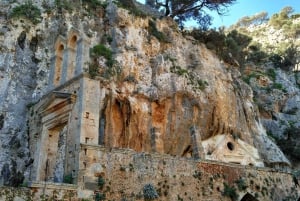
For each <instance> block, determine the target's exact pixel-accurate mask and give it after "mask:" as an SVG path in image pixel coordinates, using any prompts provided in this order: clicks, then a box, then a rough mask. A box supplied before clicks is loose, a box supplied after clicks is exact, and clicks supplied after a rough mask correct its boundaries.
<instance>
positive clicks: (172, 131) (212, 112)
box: [102, 9, 288, 164]
mask: <svg viewBox="0 0 300 201" xmlns="http://www.w3.org/2000/svg"><path fill="white" fill-rule="evenodd" d="M108 15H112V16H113V17H112V16H111V17H110V19H112V20H111V22H110V23H111V24H112V25H113V26H112V28H111V32H112V33H113V36H114V38H115V41H114V43H113V44H115V46H113V47H114V51H115V52H116V55H115V56H116V60H117V61H118V62H119V64H120V65H121V66H122V70H123V71H122V74H121V77H119V78H118V79H117V80H116V82H113V83H110V84H108V85H107V86H108V88H109V89H110V90H107V95H106V97H105V98H104V100H103V101H104V102H105V109H104V111H103V115H102V116H103V117H104V118H105V122H107V124H106V127H105V130H106V132H105V133H114V134H115V135H114V136H113V137H111V136H106V137H105V141H106V143H108V144H110V146H112V147H128V148H132V149H134V150H137V151H151V144H153V143H154V144H156V146H155V147H156V148H155V150H154V151H157V152H160V153H167V154H171V155H180V156H188V155H189V152H190V149H191V147H192V146H191V143H192V142H191V138H190V129H191V128H192V127H194V126H196V127H197V129H198V130H199V132H200V136H201V140H203V141H207V140H208V141H209V140H210V139H212V138H213V137H214V136H218V135H227V136H231V138H230V139H231V140H232V141H233V143H237V139H239V140H240V141H242V142H244V143H247V144H248V145H249V146H252V147H253V148H254V147H256V148H258V153H260V156H259V157H258V158H257V160H258V161H257V163H258V164H261V163H260V162H259V160H262V161H266V162H267V163H269V162H270V163H274V162H275V163H277V162H278V163H288V161H287V159H286V158H285V156H284V155H283V154H282V152H281V151H280V150H279V149H278V148H277V146H276V145H275V144H274V143H272V142H271V141H270V140H269V139H268V138H267V137H266V135H265V131H264V129H263V127H262V125H261V123H260V120H259V116H258V112H257V110H256V107H255V105H254V104H253V100H252V99H253V94H252V90H251V88H250V87H249V86H248V85H247V84H245V83H244V82H243V81H242V80H241V79H240V77H241V75H240V73H239V72H238V71H237V70H236V69H234V68H232V67H229V66H226V65H224V64H223V63H221V62H220V60H219V59H218V58H217V57H216V56H215V55H214V54H213V53H211V52H210V51H208V50H207V49H206V48H205V47H204V46H202V45H199V44H196V41H194V40H193V39H191V38H185V37H183V36H182V34H181V33H180V32H178V31H177V30H176V25H175V24H174V22H172V21H171V20H169V19H163V20H160V21H159V20H157V21H156V22H155V24H156V27H157V29H158V30H160V31H161V32H162V33H163V34H165V35H166V36H167V38H168V41H167V42H160V41H159V40H158V39H157V38H156V37H155V36H153V35H152V34H151V33H150V31H148V30H149V26H150V25H149V19H140V18H135V19H132V18H130V17H129V16H128V14H127V11H125V10H122V9H120V10H117V12H115V13H113V12H111V13H109V14H108ZM106 88H107V87H106ZM149 135H150V137H149ZM226 139H227V138H226ZM224 140H225V139H224ZM270 146H271V147H274V149H270V148H265V147H270ZM217 147H218V146H216V147H215V148H214V149H213V150H210V151H209V153H208V151H207V150H204V152H203V153H202V156H203V157H204V158H209V155H210V154H212V153H213V152H214V151H215V150H217ZM254 149H255V148H254ZM274 151H275V152H274ZM250 152H251V151H250ZM254 152H255V151H254ZM232 154H233V155H234V151H232ZM253 154H254V155H256V156H257V154H255V153H253ZM221 156H222V155H220V156H219V158H220V160H222V159H221V158H222V157H221Z"/></svg>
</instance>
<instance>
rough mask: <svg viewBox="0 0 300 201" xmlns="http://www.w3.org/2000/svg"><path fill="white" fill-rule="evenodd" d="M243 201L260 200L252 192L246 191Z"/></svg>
mask: <svg viewBox="0 0 300 201" xmlns="http://www.w3.org/2000/svg"><path fill="white" fill-rule="evenodd" d="M241 201H258V200H257V199H256V198H255V197H253V196H252V195H251V194H250V193H246V195H244V197H243V198H242V199H241Z"/></svg>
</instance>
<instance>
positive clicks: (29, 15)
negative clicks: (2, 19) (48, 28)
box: [10, 1, 41, 24]
mask: <svg viewBox="0 0 300 201" xmlns="http://www.w3.org/2000/svg"><path fill="white" fill-rule="evenodd" d="M10 17H11V18H20V17H24V18H26V19H28V20H30V21H31V22H32V23H33V24H37V23H39V22H40V20H41V11H40V9H39V8H38V7H36V6H35V5H33V3H32V1H27V2H25V3H24V4H22V5H19V6H16V7H14V8H13V10H12V12H11V14H10Z"/></svg>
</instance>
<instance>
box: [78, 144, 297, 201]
mask: <svg viewBox="0 0 300 201" xmlns="http://www.w3.org/2000/svg"><path fill="white" fill-rule="evenodd" d="M80 161H83V162H82V163H81V164H80V174H79V178H78V182H79V187H78V188H79V191H78V196H79V197H90V198H92V196H93V195H94V194H95V193H97V192H98V193H99V194H101V195H105V197H106V199H107V200H121V199H126V200H143V199H144V197H143V187H144V186H145V185H146V184H152V185H153V186H154V187H155V189H156V191H157V192H158V195H159V199H158V200H230V196H232V198H235V199H233V200H241V199H242V198H243V196H245V195H246V194H247V193H248V194H251V195H252V196H253V197H256V199H257V200H265V201H268V200H270V201H271V200H272V201H276V200H278V201H279V200H280V201H281V200H296V199H298V197H299V196H300V188H299V186H298V187H297V186H296V185H295V183H294V181H293V177H292V175H291V174H289V173H285V172H275V171H273V170H272V169H268V168H258V167H256V168H254V167H252V166H241V165H237V164H228V163H220V162H213V161H202V160H194V159H187V158H181V157H172V156H170V155H164V154H149V153H137V152H135V151H132V150H129V149H111V150H106V149H105V148H104V147H102V146H94V145H88V144H82V145H81V153H80ZM225 186H227V187H225ZM230 190H231V191H234V192H236V194H237V196H236V197H234V195H232V194H230V193H229V191H230Z"/></svg>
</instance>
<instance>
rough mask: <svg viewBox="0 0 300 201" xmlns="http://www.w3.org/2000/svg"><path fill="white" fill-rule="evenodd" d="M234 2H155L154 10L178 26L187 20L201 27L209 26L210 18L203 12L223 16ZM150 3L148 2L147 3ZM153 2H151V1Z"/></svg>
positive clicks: (223, 0) (228, 0)
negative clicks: (171, 19) (214, 12)
mask: <svg viewBox="0 0 300 201" xmlns="http://www.w3.org/2000/svg"><path fill="white" fill-rule="evenodd" d="M235 1H236V0H155V5H154V7H155V8H158V9H159V10H161V11H162V12H164V15H165V16H169V17H171V18H173V19H175V20H176V21H177V22H178V23H179V25H180V26H183V23H184V22H186V21H187V20H191V19H192V20H195V21H196V22H197V23H198V25H200V26H201V27H204V28H205V27H207V26H208V25H210V24H211V19H212V18H211V17H210V16H209V15H208V14H207V13H206V12H205V10H210V11H216V12H217V13H218V14H219V15H224V14H225V13H226V11H227V7H229V6H230V5H231V4H233V3H234V2H235ZM148 2H150V1H148ZM152 2H153V1H152Z"/></svg>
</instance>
